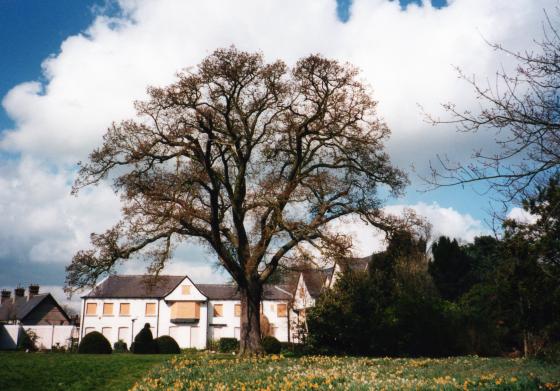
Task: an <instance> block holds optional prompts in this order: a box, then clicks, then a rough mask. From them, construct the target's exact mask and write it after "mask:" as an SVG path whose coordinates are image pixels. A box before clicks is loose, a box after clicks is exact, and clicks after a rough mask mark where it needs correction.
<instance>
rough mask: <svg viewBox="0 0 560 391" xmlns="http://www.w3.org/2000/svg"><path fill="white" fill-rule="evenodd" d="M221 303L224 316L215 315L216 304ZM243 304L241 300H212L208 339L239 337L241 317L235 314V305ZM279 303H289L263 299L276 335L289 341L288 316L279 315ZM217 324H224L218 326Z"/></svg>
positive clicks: (264, 312) (264, 308)
mask: <svg viewBox="0 0 560 391" xmlns="http://www.w3.org/2000/svg"><path fill="white" fill-rule="evenodd" d="M216 304H221V305H222V308H223V313H222V315H223V316H220V317H214V305H216ZM236 304H241V302H240V301H239V300H211V301H210V305H209V307H210V308H209V309H208V325H209V331H208V332H209V335H208V339H213V340H218V339H220V338H238V339H239V332H240V324H241V319H240V317H238V316H235V305H236ZM278 304H286V305H287V304H288V302H287V301H285V300H263V302H262V305H263V314H264V315H265V316H266V317H267V318H268V321H269V323H270V326H271V327H273V328H274V330H275V334H274V336H275V337H276V338H277V339H278V340H279V341H282V342H287V341H288V317H287V316H285V317H279V316H278V314H277V306H278ZM216 325H223V326H221V327H218V326H216Z"/></svg>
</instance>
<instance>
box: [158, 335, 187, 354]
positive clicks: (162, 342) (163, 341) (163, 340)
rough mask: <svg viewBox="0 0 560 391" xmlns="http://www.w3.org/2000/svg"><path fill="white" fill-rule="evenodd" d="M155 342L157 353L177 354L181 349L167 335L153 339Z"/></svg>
mask: <svg viewBox="0 0 560 391" xmlns="http://www.w3.org/2000/svg"><path fill="white" fill-rule="evenodd" d="M155 342H156V344H157V352H158V353H159V354H179V353H181V349H180V348H179V344H178V343H177V341H175V340H174V339H173V338H172V337H170V336H169V335H162V336H160V337H157V338H156V339H155Z"/></svg>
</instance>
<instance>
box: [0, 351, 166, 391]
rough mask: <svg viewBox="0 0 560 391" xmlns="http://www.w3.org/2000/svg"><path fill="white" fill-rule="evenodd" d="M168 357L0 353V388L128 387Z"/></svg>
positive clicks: (100, 388) (76, 388) (39, 390)
mask: <svg viewBox="0 0 560 391" xmlns="http://www.w3.org/2000/svg"><path fill="white" fill-rule="evenodd" d="M170 357H171V355H133V354H110V355H89V354H67V353H24V352H0V390H2V391H8V390H10V391H11V390H18V391H20V390H34V391H43V390H76V391H78V390H80V391H82V390H128V389H129V388H130V387H131V386H132V385H133V384H134V383H135V382H137V381H138V379H141V378H142V377H144V376H145V375H146V373H148V372H149V371H150V369H152V368H153V367H154V366H157V365H158V364H161V363H162V362H164V361H166V360H168V359H169V358H170Z"/></svg>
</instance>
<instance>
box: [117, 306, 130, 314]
mask: <svg viewBox="0 0 560 391" xmlns="http://www.w3.org/2000/svg"><path fill="white" fill-rule="evenodd" d="M119 314H120V315H121V316H129V315H130V303H121V304H120V307H119Z"/></svg>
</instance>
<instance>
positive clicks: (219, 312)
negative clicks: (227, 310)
mask: <svg viewBox="0 0 560 391" xmlns="http://www.w3.org/2000/svg"><path fill="white" fill-rule="evenodd" d="M222 316H224V305H223V304H214V317H215V318H219V317H222Z"/></svg>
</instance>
